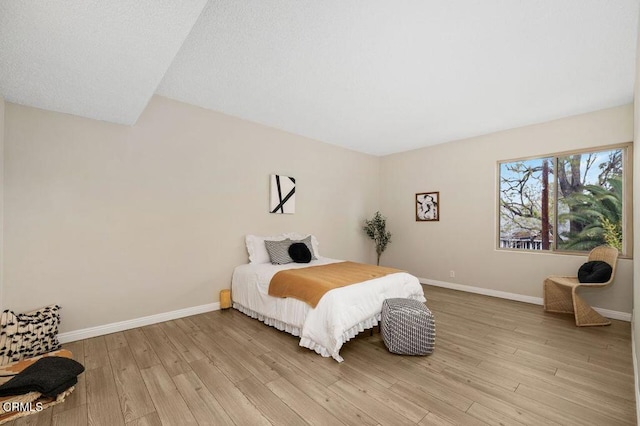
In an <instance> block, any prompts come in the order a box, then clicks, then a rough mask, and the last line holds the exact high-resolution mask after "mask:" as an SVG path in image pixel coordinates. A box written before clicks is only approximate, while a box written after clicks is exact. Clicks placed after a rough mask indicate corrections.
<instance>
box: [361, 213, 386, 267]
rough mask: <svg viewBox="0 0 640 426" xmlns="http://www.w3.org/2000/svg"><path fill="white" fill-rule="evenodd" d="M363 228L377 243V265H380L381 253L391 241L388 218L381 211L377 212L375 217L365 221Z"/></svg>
mask: <svg viewBox="0 0 640 426" xmlns="http://www.w3.org/2000/svg"><path fill="white" fill-rule="evenodd" d="M362 229H363V230H364V232H365V233H366V234H367V236H368V237H369V238H371V239H372V240H373V241H374V242H375V243H376V253H377V254H378V263H377V265H380V255H382V252H383V251H385V249H386V248H387V245H388V244H389V243H390V242H391V232H389V231H387V218H386V217H384V216H382V215H381V214H380V212H376V214H375V215H374V216H373V219H371V220H365V221H364V226H363V227H362Z"/></svg>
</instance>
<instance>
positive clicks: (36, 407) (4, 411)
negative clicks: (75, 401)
mask: <svg viewBox="0 0 640 426" xmlns="http://www.w3.org/2000/svg"><path fill="white" fill-rule="evenodd" d="M50 356H55V357H64V358H71V357H72V354H71V352H70V351H68V350H66V349H60V350H57V351H54V352H50V353H48V354H45V355H41V356H37V357H34V358H28V359H23V360H21V361H16V362H13V363H10V364H7V365H2V366H0V383H7V382H9V381H10V380H11V379H12V378H14V377H17V375H18V374H19V373H21V372H22V371H24V370H26V369H27V368H28V367H30V366H32V365H33V364H35V363H36V361H38V360H40V359H42V358H45V357H50ZM73 389H74V386H71V387H69V388H68V389H66V390H65V391H63V392H62V393H59V394H58V395H57V396H55V397H46V396H44V395H42V394H41V393H40V392H37V391H31V392H28V393H26V394H23V395H14V396H3V397H0V424H3V423H7V422H10V421H12V420H14V419H16V418H18V417H23V416H26V415H29V414H33V413H37V412H39V411H40V410H43V409H45V408H48V407H50V406H52V405H55V404H59V403H61V402H62V401H64V400H65V398H66V397H67V396H68V395H69V394H70V393H71V392H73ZM25 407H26V409H25ZM16 408H17V409H16Z"/></svg>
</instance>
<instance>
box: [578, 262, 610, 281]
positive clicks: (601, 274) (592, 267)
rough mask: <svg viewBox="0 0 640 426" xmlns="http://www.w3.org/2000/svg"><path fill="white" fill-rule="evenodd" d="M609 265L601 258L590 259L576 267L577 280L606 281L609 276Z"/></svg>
mask: <svg viewBox="0 0 640 426" xmlns="http://www.w3.org/2000/svg"><path fill="white" fill-rule="evenodd" d="M612 272H613V269H612V268H611V265H609V264H608V263H607V262H603V261H602V260H592V261H590V262H587V263H585V264H584V265H582V266H581V267H580V269H578V281H580V282H581V283H606V282H607V281H609V278H611V273H612Z"/></svg>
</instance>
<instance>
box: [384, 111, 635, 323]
mask: <svg viewBox="0 0 640 426" xmlns="http://www.w3.org/2000/svg"><path fill="white" fill-rule="evenodd" d="M632 139H633V105H626V106H622V107H618V108H612V109H608V110H603V111H599V112H594V113H590V114H584V115H579V116H575V117H570V118H565V119H561V120H556V121H552V122H548V123H543V124H539V125H534V126H528V127H522V128H517V129H512V130H507V131H503V132H499V133H494V134H491V135H486V136H481V137H476V138H472V139H466V140H461V141H456V142H451V143H446V144H442V145H437V146H433V147H428V148H423V149H418V150H414V151H409V152H404V153H400V154H394V155H389V156H386V157H382V159H381V160H382V161H381V165H380V167H381V174H380V182H381V203H380V204H381V209H382V213H383V214H385V215H386V216H387V217H388V226H389V229H390V230H391V231H392V232H393V238H392V239H393V242H392V243H391V245H390V246H389V248H388V249H387V252H385V253H384V254H383V256H382V262H381V263H384V264H386V265H393V266H395V267H398V268H404V269H407V270H408V271H409V272H411V273H412V274H415V275H417V276H418V277H421V278H427V279H432V280H438V281H445V282H450V283H456V284H463V285H469V286H475V287H481V288H485V289H492V290H498V291H503V292H509V293H516V294H520V295H525V296H533V297H542V280H543V278H544V277H545V276H547V275H550V274H564V273H575V272H577V270H578V267H579V266H580V265H581V264H582V263H584V260H585V259H584V257H581V256H568V255H556V254H542V253H522V252H508V251H498V250H496V249H495V245H496V210H497V200H496V196H497V189H496V188H497V177H496V169H497V167H496V162H497V161H498V160H505V159H512V158H518V157H526V156H536V155H541V154H548V153H552V152H558V151H564V150H572V149H578V148H585V147H594V146H600V145H606V144H614V143H621V142H629V141H631V140H632ZM430 191H440V203H441V210H440V213H441V219H440V221H439V222H420V223H417V222H416V221H415V207H414V197H415V193H418V192H430ZM451 270H453V271H455V278H451V277H450V276H449V271H451ZM632 270H633V268H632V261H631V260H621V261H620V262H619V269H618V273H617V278H616V280H615V283H614V285H613V286H611V287H609V288H607V289H605V290H600V291H598V292H597V293H593V294H586V296H585V298H586V299H588V300H589V301H590V302H591V303H593V304H594V305H595V306H598V307H601V308H605V309H611V310H615V311H620V312H629V313H630V312H631V300H632V299H631V295H632ZM585 293H587V292H585ZM427 298H428V295H427Z"/></svg>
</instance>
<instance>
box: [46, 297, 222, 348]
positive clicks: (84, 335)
mask: <svg viewBox="0 0 640 426" xmlns="http://www.w3.org/2000/svg"><path fill="white" fill-rule="evenodd" d="M219 309H220V303H219V302H216V303H209V304H206V305H200V306H193V307H191V308H184V309H178V310H177V311H171V312H164V313H161V314H155V315H149V316H146V317H141V318H134V319H130V320H126V321H120V322H113V323H111V324H105V325H98V326H96V327H89V328H83V329H81V330H74V331H67V332H66V333H60V334H59V335H58V339H59V340H60V343H69V342H75V341H76V340H82V339H89V338H91V337H96V336H103V335H105V334H111V333H117V332H118V331H124V330H130V329H132V328H137V327H143V326H145V325H151V324H157V323H159V322H164V321H170V320H174V319H177V318H183V317H188V316H191V315H197V314H202V313H205V312H211V311H217V310H219Z"/></svg>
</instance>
